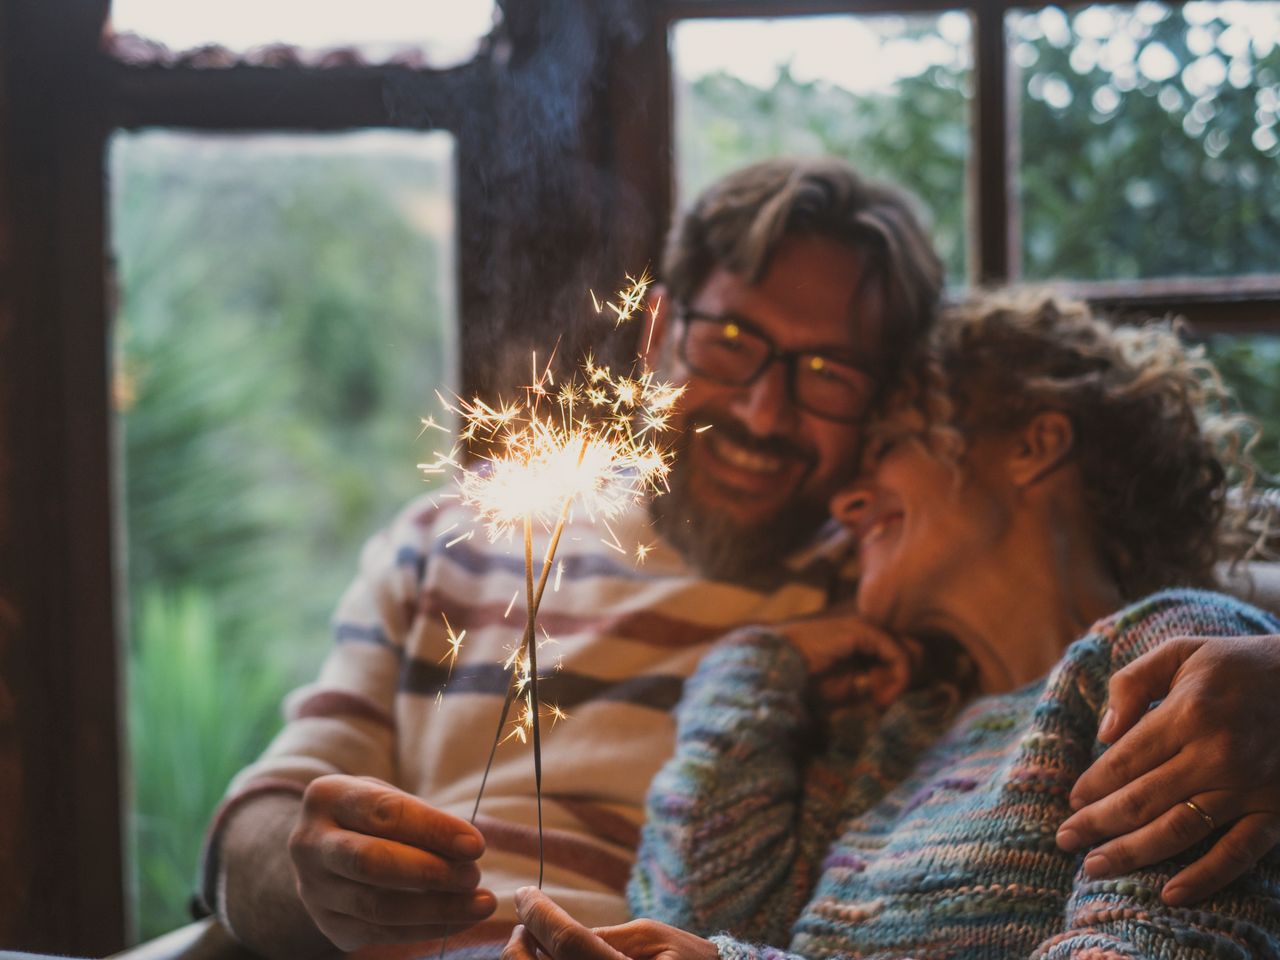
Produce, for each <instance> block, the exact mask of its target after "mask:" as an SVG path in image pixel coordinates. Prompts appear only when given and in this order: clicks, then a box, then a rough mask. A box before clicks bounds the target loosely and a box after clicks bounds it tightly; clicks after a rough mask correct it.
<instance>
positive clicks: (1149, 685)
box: [1098, 637, 1205, 743]
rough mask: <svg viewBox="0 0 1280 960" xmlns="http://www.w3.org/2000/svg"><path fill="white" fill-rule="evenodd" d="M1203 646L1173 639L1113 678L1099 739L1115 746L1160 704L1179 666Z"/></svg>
mask: <svg viewBox="0 0 1280 960" xmlns="http://www.w3.org/2000/svg"><path fill="white" fill-rule="evenodd" d="M1204 642H1205V638H1204V637H1176V638H1174V639H1173V640H1170V641H1168V642H1167V643H1163V644H1161V645H1160V646H1158V647H1156V648H1155V649H1154V650H1148V651H1147V652H1146V653H1144V654H1143V655H1142V656H1140V657H1139V658H1138V659H1137V660H1134V661H1133V662H1132V663H1130V664H1129V665H1128V666H1126V667H1124V668H1122V669H1120V670H1117V671H1116V672H1115V673H1114V674H1112V676H1111V683H1110V686H1109V688H1108V692H1107V710H1106V712H1105V713H1104V714H1103V715H1102V722H1101V723H1100V724H1099V725H1098V739H1099V740H1101V741H1102V742H1103V743H1115V741H1116V740H1118V739H1119V738H1120V737H1121V736H1123V735H1124V734H1125V733H1126V732H1127V731H1128V730H1129V729H1130V728H1131V727H1132V726H1133V725H1134V724H1135V723H1137V722H1138V721H1139V720H1141V719H1142V717H1143V715H1144V714H1146V712H1147V710H1148V709H1149V708H1150V706H1151V703H1152V701H1155V700H1163V699H1164V698H1165V696H1166V695H1168V693H1169V690H1170V689H1171V688H1172V686H1173V681H1174V679H1175V678H1176V677H1177V675H1178V671H1179V670H1181V669H1182V665H1183V664H1184V663H1186V662H1187V660H1188V659H1189V658H1190V657H1191V655H1192V654H1193V653H1195V652H1196V651H1197V650H1199V649H1200V647H1201V646H1203V644H1204Z"/></svg>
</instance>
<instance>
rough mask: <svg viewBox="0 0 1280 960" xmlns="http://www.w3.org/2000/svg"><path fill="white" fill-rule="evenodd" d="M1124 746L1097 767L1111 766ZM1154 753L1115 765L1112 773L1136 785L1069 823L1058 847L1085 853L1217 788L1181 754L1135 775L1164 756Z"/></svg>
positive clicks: (1064, 824) (1129, 785)
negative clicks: (1107, 762) (1108, 763)
mask: <svg viewBox="0 0 1280 960" xmlns="http://www.w3.org/2000/svg"><path fill="white" fill-rule="evenodd" d="M1125 739H1127V737H1126V738H1125ZM1123 743H1124V740H1122V741H1121V742H1120V743H1118V744H1116V745H1115V746H1114V747H1112V748H1111V750H1108V751H1107V752H1106V753H1104V754H1103V755H1102V757H1101V758H1100V759H1099V760H1098V763H1095V764H1094V766H1095V767H1096V766H1098V764H1101V763H1102V762H1103V761H1104V760H1106V759H1107V758H1108V756H1110V754H1111V752H1112V751H1113V750H1119V749H1120V746H1121V744H1123ZM1152 749H1153V752H1151V753H1140V754H1139V756H1138V759H1137V760H1128V759H1125V758H1123V757H1122V758H1121V759H1120V760H1119V761H1118V762H1117V763H1116V764H1114V765H1113V767H1112V769H1113V770H1118V771H1119V773H1120V775H1121V776H1125V777H1126V778H1127V777H1129V775H1130V774H1133V776H1132V779H1130V781H1129V782H1128V783H1125V784H1124V785H1123V786H1121V787H1120V788H1119V789H1117V790H1115V791H1114V792H1112V793H1108V794H1107V795H1106V796H1104V797H1103V798H1102V799H1100V800H1096V801H1094V802H1093V803H1090V804H1089V805H1088V806H1085V807H1081V808H1080V809H1079V810H1077V811H1076V812H1075V813H1073V814H1072V815H1071V816H1069V817H1068V818H1067V819H1066V820H1064V821H1063V822H1062V826H1060V827H1059V828H1058V836H1057V841H1058V846H1059V847H1061V848H1062V849H1063V850H1068V851H1071V850H1081V849H1083V848H1085V847H1088V846H1092V845H1093V844H1095V843H1099V842H1101V841H1103V840H1107V839H1110V838H1112V837H1120V836H1122V835H1124V834H1129V833H1132V832H1133V831H1135V830H1137V829H1139V828H1140V827H1143V826H1145V825H1147V824H1150V823H1152V822H1153V821H1154V820H1156V818H1158V817H1160V816H1161V815H1162V814H1164V813H1165V812H1166V811H1168V810H1169V809H1171V808H1172V807H1174V806H1175V805H1177V804H1180V803H1182V801H1183V800H1185V799H1186V798H1187V797H1188V796H1189V795H1190V794H1191V793H1192V792H1194V791H1199V790H1203V789H1204V788H1206V787H1210V786H1213V784H1207V783H1204V782H1202V781H1203V779H1204V778H1203V777H1202V776H1199V775H1198V774H1199V773H1200V772H1201V771H1200V767H1199V765H1198V764H1197V763H1196V761H1195V759H1194V755H1193V754H1192V753H1190V752H1183V753H1179V754H1177V755H1176V756H1174V757H1173V758H1172V759H1171V760H1169V761H1167V762H1165V763H1161V764H1160V765H1159V766H1157V767H1156V768H1155V769H1154V770H1151V771H1150V772H1147V773H1142V774H1138V773H1136V771H1138V770H1140V769H1141V768H1142V767H1143V766H1145V765H1146V764H1147V763H1148V762H1149V761H1150V760H1151V759H1153V758H1155V757H1157V756H1159V752H1158V751H1155V749H1154V748H1152ZM1091 769H1092V768H1091ZM1108 775H1110V774H1108ZM1082 779H1083V778H1082ZM1077 786H1078V783H1077ZM1073 797H1074V794H1073Z"/></svg>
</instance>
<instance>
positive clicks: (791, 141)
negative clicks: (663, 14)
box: [672, 12, 971, 283]
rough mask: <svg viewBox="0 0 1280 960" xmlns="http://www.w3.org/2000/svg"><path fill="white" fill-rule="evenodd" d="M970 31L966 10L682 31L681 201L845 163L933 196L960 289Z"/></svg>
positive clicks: (678, 38) (677, 42)
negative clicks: (725, 178)
mask: <svg viewBox="0 0 1280 960" xmlns="http://www.w3.org/2000/svg"><path fill="white" fill-rule="evenodd" d="M969 35H970V24H969V18H968V16H967V15H966V14H964V13H958V12H947V13H942V14H936V15H935V14H929V15H919V16H910V17H901V16H858V17H855V16H844V15H841V16H821V17H793V18H786V19H777V20H754V19H752V20H687V21H682V22H679V23H677V24H675V25H674V27H673V28H672V44H673V50H672V55H673V62H674V68H675V109H676V143H675V149H676V164H677V168H676V169H677V181H676V182H677V192H678V194H679V197H680V198H681V200H682V201H683V202H688V201H689V200H690V199H692V198H693V197H694V196H695V195H696V194H697V193H698V192H699V191H700V190H702V189H703V188H704V187H705V186H707V185H708V184H709V183H711V182H712V181H713V180H715V179H716V178H717V177H719V176H722V175H723V174H725V173H728V172H729V171H731V170H733V169H735V168H737V167H740V166H742V165H744V164H746V163H750V162H752V161H755V160H762V159H765V158H767V157H773V156H780V155H791V156H809V155H821V154H833V155H836V156H840V157H844V158H846V159H848V160H850V161H851V162H853V163H854V164H855V165H857V166H858V167H859V168H860V169H862V170H864V171H866V172H867V173H870V174H873V175H875V176H878V177H884V178H888V179H891V180H894V181H896V182H897V183H899V184H901V185H902V186H904V187H907V188H908V189H910V190H912V191H913V192H914V193H915V194H916V195H917V196H918V197H920V199H921V200H922V201H923V202H924V205H925V206H926V207H927V208H928V212H929V213H930V214H931V215H932V219H933V223H934V225H935V228H934V237H935V239H936V241H937V244H938V248H939V250H940V251H941V253H942V255H943V257H944V259H945V260H946V263H947V270H948V274H949V275H950V278H951V281H952V282H953V283H959V282H961V281H962V280H963V278H964V266H965V230H964V222H965V221H964V217H965V212H964V197H965V162H966V159H967V157H968V154H969V124H968V107H967V101H968V98H969V96H970V93H969V89H970V74H971V69H970V61H971V56H970V39H969Z"/></svg>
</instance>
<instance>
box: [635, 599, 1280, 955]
mask: <svg viewBox="0 0 1280 960" xmlns="http://www.w3.org/2000/svg"><path fill="white" fill-rule="evenodd" d="M1278 631H1280V622H1277V621H1276V620H1275V619H1274V618H1272V617H1270V616H1269V615H1267V614H1264V613H1262V612H1260V611H1258V610H1255V609H1253V608H1251V607H1248V606H1246V605H1244V604H1242V603H1240V602H1238V601H1236V600H1233V599H1230V598H1227V597H1224V596H1221V595H1218V594H1213V593H1207V592H1197V591H1187V590H1176V591H1169V592H1165V593H1160V594H1156V595H1154V596H1152V597H1150V598H1148V599H1146V600H1144V601H1142V602H1140V603H1138V604H1136V605H1134V606H1132V607H1130V608H1128V609H1127V610H1124V611H1123V612H1121V613H1119V614H1117V615H1115V616H1113V617H1111V618H1109V619H1106V620H1103V621H1101V622H1100V623H1098V624H1097V625H1095V627H1094V628H1093V629H1092V630H1090V631H1089V633H1088V634H1087V635H1086V636H1085V637H1084V638H1083V639H1081V640H1079V641H1077V642H1076V643H1075V644H1073V645H1072V646H1071V647H1070V648H1069V649H1068V650H1067V651H1066V652H1065V654H1064V655H1063V657H1062V659H1061V660H1060V661H1059V663H1058V665H1057V666H1056V667H1055V668H1054V669H1053V671H1052V672H1051V673H1050V674H1049V675H1048V676H1047V677H1046V678H1044V679H1042V680H1040V681H1038V682H1036V683H1033V684H1030V685H1029V686H1026V687H1024V688H1022V689H1020V690H1016V691H1014V692H1012V693H1007V694H1002V695H999V696H988V697H983V698H981V699H978V700H976V701H974V702H972V703H970V704H968V705H967V706H962V705H961V704H960V702H959V697H958V696H957V695H956V693H955V691H954V689H951V688H948V687H947V686H945V685H941V684H939V685H935V686H932V687H929V688H926V689H921V690H917V691H914V692H911V693H909V694H907V695H906V696H905V697H904V698H902V699H901V700H900V701H899V702H898V703H897V704H895V705H894V706H892V707H891V708H890V709H889V710H888V711H887V712H885V713H884V714H883V716H877V715H876V713H875V711H874V710H873V709H872V708H871V707H869V706H868V705H866V704H856V705H854V706H852V707H850V708H848V709H845V710H843V711H841V712H840V713H839V714H837V715H836V716H834V717H832V718H831V723H830V733H829V736H828V737H827V742H826V744H825V746H824V747H823V748H821V749H820V750H817V751H815V752H813V753H812V754H809V753H807V752H806V751H805V750H804V749H803V744H804V743H805V742H806V741H807V739H812V738H811V737H808V736H807V734H808V732H809V731H810V730H811V728H812V726H813V723H814V718H813V717H812V716H811V712H810V709H809V707H808V705H807V703H806V697H805V692H804V691H805V681H806V678H805V670H804V666H803V663H802V661H801V659H800V657H799V655H798V654H797V653H796V651H795V650H794V649H793V648H792V647H790V646H789V645H788V644H787V643H786V642H785V641H784V640H783V639H782V638H780V637H778V636H776V635H773V634H770V633H768V632H765V631H744V632H743V633H742V634H741V635H740V636H739V637H738V638H737V641H736V642H734V643H732V644H730V645H726V646H723V647H720V648H718V649H716V650H714V651H712V652H711V653H710V654H709V655H708V657H707V658H706V659H705V661H704V662H703V663H702V665H701V666H700V668H699V669H698V671H697V673H696V674H695V676H694V677H693V678H692V679H691V680H690V682H689V683H688V684H687V685H686V686H687V689H686V696H685V700H684V702H683V703H682V705H681V706H680V708H679V710H678V722H679V727H678V734H677V738H678V739H677V748H676V754H675V756H674V757H673V758H672V760H670V761H669V762H668V763H667V765H666V766H665V767H664V768H663V769H662V771H661V772H660V773H659V774H658V776H657V778H656V779H655V781H654V783H653V786H652V788H651V791H650V794H649V799H648V810H647V812H648V818H649V819H648V823H647V825H646V827H645V828H644V831H643V838H642V843H641V850H640V855H639V860H638V863H637V866H636V870H635V872H634V874H633V877H632V880H631V883H630V887H629V890H628V894H629V899H630V902H631V905H632V909H633V911H634V912H635V914H636V915H637V916H648V917H653V918H656V919H659V920H663V921H666V922H668V923H672V924H675V925H678V926H682V927H685V928H687V929H690V930H692V931H694V932H697V933H700V934H702V935H704V936H705V935H712V934H717V933H719V934H721V935H718V936H713V938H712V939H713V941H714V942H715V943H716V945H717V947H718V948H719V951H720V955H721V956H722V957H723V958H725V960H749V958H750V960H757V958H759V960H766V958H767V960H782V958H784V957H785V958H790V957H793V956H794V957H797V958H809V960H813V958H818V957H834V956H840V957H878V958H889V957H916V958H995V957H1002V958H1003V957H1026V956H1037V957H1091V958H1092V957H1098V958H1101V957H1202V956H1203V957H1240V958H1247V957H1277V956H1280V857H1278V856H1277V855H1276V854H1275V853H1274V852H1273V853H1272V854H1271V855H1270V856H1268V857H1267V858H1265V859H1264V861H1263V862H1262V863H1261V864H1260V865H1259V866H1258V867H1256V868H1255V869H1254V870H1252V871H1251V872H1250V873H1249V874H1247V875H1246V876H1245V877H1243V878H1242V879H1240V880H1239V881H1237V882H1235V883H1233V884H1231V885H1230V886H1229V887H1228V888H1227V889H1226V890H1224V891H1223V892H1221V893H1219V894H1217V895H1216V896H1214V897H1213V898H1212V899H1211V900H1209V901H1208V902H1206V903H1203V904H1200V905H1198V906H1195V907H1189V908H1174V907H1167V906H1165V905H1163V904H1162V903H1161V901H1160V899H1159V891H1160V889H1161V887H1162V885H1163V883H1164V882H1165V881H1166V880H1168V879H1169V878H1170V877H1171V876H1172V875H1173V874H1174V873H1176V872H1177V871H1178V869H1180V867H1181V866H1185V864H1186V863H1188V862H1190V860H1191V859H1192V858H1194V857H1195V856H1196V855H1197V854H1198V853H1199V852H1203V849H1204V845H1203V844H1202V845H1201V846H1200V847H1199V848H1196V849H1193V850H1191V851H1189V852H1188V853H1186V854H1184V855H1182V856H1180V857H1179V858H1176V859H1175V860H1171V861H1168V862H1164V863H1160V864H1157V865H1155V866H1153V867H1149V868H1146V869H1142V870H1139V871H1136V872H1134V873H1132V874H1130V875H1127V876H1124V877H1120V878H1115V879H1108V880H1097V881H1094V880H1090V879H1088V878H1087V877H1086V876H1085V875H1084V874H1083V872H1082V870H1081V863H1082V861H1083V857H1084V854H1083V853H1077V854H1068V853H1064V852H1062V851H1061V850H1059V849H1058V848H1057V846H1056V845H1055V843H1054V835H1055V832H1056V830H1057V828H1058V825H1059V824H1060V823H1061V822H1062V821H1063V820H1064V819H1065V818H1066V817H1067V816H1068V814H1069V813H1070V810H1069V806H1068V795H1069V793H1070V790H1071V786H1072V784H1073V783H1074V782H1075V780H1076V778H1077V777H1078V776H1079V775H1080V774H1081V773H1082V772H1083V771H1084V770H1085V769H1086V767H1088V766H1089V764H1090V763H1091V762H1092V761H1093V760H1094V759H1096V758H1097V757H1098V756H1099V755H1100V753H1101V751H1102V750H1103V745H1102V744H1100V743H1099V742H1098V741H1097V729H1098V723H1099V718H1100V716H1101V714H1102V712H1103V710H1104V708H1105V702H1106V698H1107V684H1108V680H1109V678H1110V676H1111V675H1112V674H1113V673H1115V672H1116V671H1117V670H1118V669H1120V668H1121V667H1123V666H1124V665H1125V664H1127V663H1129V662H1131V661H1132V660H1133V659H1135V658H1136V657H1138V656H1139V655H1141V654H1142V653H1144V652H1145V651H1147V650H1150V649H1152V648H1153V647H1155V646H1156V645H1157V644H1159V643H1161V642H1162V641H1164V640H1167V639H1170V638H1172V637H1175V636H1183V635H1201V636H1206V635H1207V636H1227V635H1251V634H1260V633H1275V632H1278Z"/></svg>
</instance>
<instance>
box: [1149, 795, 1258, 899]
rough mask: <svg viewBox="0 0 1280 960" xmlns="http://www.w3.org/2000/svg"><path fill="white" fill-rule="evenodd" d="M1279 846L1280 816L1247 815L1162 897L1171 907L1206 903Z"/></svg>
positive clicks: (1185, 871) (1162, 892)
mask: <svg viewBox="0 0 1280 960" xmlns="http://www.w3.org/2000/svg"><path fill="white" fill-rule="evenodd" d="M1196 802H1197V803H1199V802H1200V801H1199V800H1198V799H1197V800H1196ZM1277 843H1280V814H1274V813H1251V814H1247V815H1246V816H1243V817H1241V818H1240V819H1239V820H1237V821H1236V822H1235V823H1234V824H1233V825H1232V827H1231V829H1230V830H1228V831H1227V832H1226V833H1224V834H1223V835H1222V836H1221V837H1220V838H1218V841H1217V843H1215V844H1214V845H1213V846H1212V847H1211V848H1210V849H1209V852H1208V853H1206V854H1205V855H1204V856H1203V857H1201V858H1200V859H1199V860H1197V861H1196V862H1195V863H1193V864H1191V866H1189V867H1187V868H1186V869H1184V870H1183V871H1181V872H1180V873H1178V874H1177V875H1176V876H1175V877H1174V878H1173V879H1172V880H1170V881H1169V882H1168V883H1166V884H1165V885H1164V889H1163V890H1162V891H1161V892H1160V896H1161V898H1162V899H1163V900H1164V902H1165V903H1167V904H1169V906H1171V907H1183V906H1187V905H1189V904H1192V903H1196V902H1197V901H1199V900H1203V899H1204V898H1205V897H1208V896H1211V895H1212V894H1215V893H1217V892H1218V891H1219V890H1221V889H1222V888H1223V887H1225V886H1226V885H1227V884H1228V883H1230V882H1231V881H1232V880H1235V879H1236V878H1237V877H1240V876H1241V875H1243V874H1244V873H1245V871H1247V870H1249V869H1250V868H1252V867H1253V865H1254V864H1256V863H1257V862H1258V861H1259V860H1260V859H1262V857H1263V856H1265V855H1266V854H1267V852H1268V851H1270V850H1271V849H1272V848H1274V847H1275V845H1276V844H1277Z"/></svg>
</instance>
